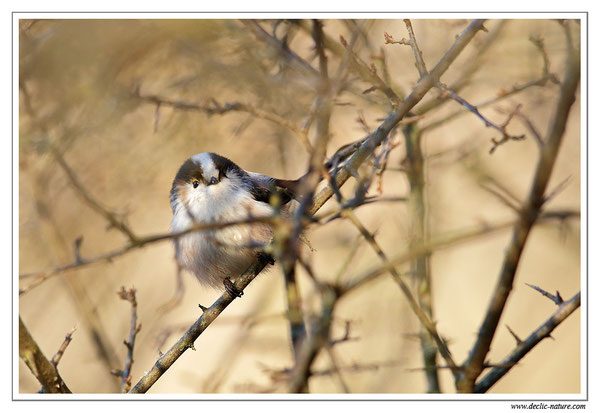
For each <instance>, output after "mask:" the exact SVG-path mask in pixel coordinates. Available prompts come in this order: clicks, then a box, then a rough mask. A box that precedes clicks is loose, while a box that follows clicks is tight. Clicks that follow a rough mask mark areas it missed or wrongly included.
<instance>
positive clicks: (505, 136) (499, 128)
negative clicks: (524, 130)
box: [438, 83, 525, 154]
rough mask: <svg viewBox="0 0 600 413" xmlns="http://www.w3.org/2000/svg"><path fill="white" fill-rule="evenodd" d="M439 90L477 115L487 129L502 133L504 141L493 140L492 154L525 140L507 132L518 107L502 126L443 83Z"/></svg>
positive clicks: (523, 136) (522, 136) (439, 84)
mask: <svg viewBox="0 0 600 413" xmlns="http://www.w3.org/2000/svg"><path fill="white" fill-rule="evenodd" d="M438 88H439V89H440V90H442V91H443V92H444V93H446V94H448V96H450V97H451V98H452V99H454V100H455V101H457V102H458V103H460V104H461V105H463V106H464V107H465V108H467V110H468V111H470V112H472V113H473V114H475V116H477V117H478V118H479V119H481V120H482V121H483V123H484V124H485V126H486V127H490V128H493V129H496V130H497V131H498V132H500V133H501V134H502V139H500V140H499V141H497V140H495V139H494V138H492V143H493V144H494V146H493V147H492V148H491V149H490V154H491V153H493V152H494V151H495V150H496V148H497V147H498V146H500V145H502V144H504V143H506V142H508V141H510V140H515V141H520V140H523V139H525V135H519V136H516V135H510V134H509V133H508V132H506V127H507V126H508V124H509V122H510V121H511V119H512V118H513V116H514V113H515V112H516V111H517V110H518V107H517V109H515V111H513V112H512V113H511V114H509V115H508V118H507V119H506V121H505V122H504V123H503V124H502V125H496V124H495V123H494V122H492V121H490V120H489V119H487V118H486V117H485V116H483V115H482V114H481V112H479V110H478V109H477V107H475V106H473V105H471V104H470V103H469V102H467V101H466V100H465V99H463V98H462V97H460V96H459V95H458V94H456V93H455V92H453V91H452V90H451V89H450V88H448V86H446V85H444V84H443V83H438Z"/></svg>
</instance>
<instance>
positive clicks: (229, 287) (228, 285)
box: [223, 278, 244, 298]
mask: <svg viewBox="0 0 600 413" xmlns="http://www.w3.org/2000/svg"><path fill="white" fill-rule="evenodd" d="M223 285H224V286H225V291H227V292H228V293H229V295H230V296H231V298H236V297H237V298H239V297H241V296H242V295H244V292H243V291H240V290H238V289H237V288H236V287H235V285H234V284H233V282H231V280H230V279H229V278H225V279H224V280H223Z"/></svg>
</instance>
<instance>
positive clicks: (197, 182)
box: [192, 179, 200, 188]
mask: <svg viewBox="0 0 600 413" xmlns="http://www.w3.org/2000/svg"><path fill="white" fill-rule="evenodd" d="M198 185H200V182H199V181H198V180H197V179H194V180H193V181H192V186H193V187H194V188H198Z"/></svg>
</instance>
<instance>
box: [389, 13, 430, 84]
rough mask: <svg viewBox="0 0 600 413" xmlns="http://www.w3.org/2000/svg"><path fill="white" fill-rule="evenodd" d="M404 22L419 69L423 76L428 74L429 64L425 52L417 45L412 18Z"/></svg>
mask: <svg viewBox="0 0 600 413" xmlns="http://www.w3.org/2000/svg"><path fill="white" fill-rule="evenodd" d="M404 24H405V25H406V30H407V31H408V36H409V38H410V42H409V44H410V47H411V49H412V51H413V54H414V55H415V64H416V66H417V70H418V71H419V75H420V76H421V77H423V76H425V75H426V74H427V66H426V65H425V61H424V60H423V53H422V52H421V49H419V46H418V45H417V38H416V37H415V33H414V31H413V28H412V23H411V22H410V19H404ZM386 42H387V39H386Z"/></svg>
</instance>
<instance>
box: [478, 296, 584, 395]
mask: <svg viewBox="0 0 600 413" xmlns="http://www.w3.org/2000/svg"><path fill="white" fill-rule="evenodd" d="M580 305H581V293H580V292H579V293H577V294H575V295H574V296H573V297H572V298H571V299H569V300H567V301H564V302H562V303H561V304H560V305H559V308H558V310H556V312H555V313H554V314H553V315H552V317H550V318H549V319H548V320H547V321H546V322H544V324H542V325H541V326H539V327H538V328H537V329H536V330H535V331H534V332H533V333H531V334H530V335H529V337H527V338H526V339H525V340H523V341H521V342H520V343H518V344H517V347H516V348H515V349H514V350H513V351H512V352H511V353H510V354H509V355H508V356H506V357H505V358H504V360H502V361H501V362H500V363H498V364H499V365H500V366H498V367H494V368H493V369H492V370H491V371H490V372H489V373H488V374H487V375H486V376H485V377H483V378H482V379H481V380H480V381H479V382H477V384H475V386H474V388H473V392H474V393H485V392H487V391H488V390H489V389H490V388H491V387H492V386H493V385H494V384H496V383H497V382H498V380H500V379H501V378H502V377H504V375H505V374H506V373H508V372H509V371H510V369H511V368H512V366H514V365H515V364H516V363H517V362H518V361H519V360H521V359H522V358H523V357H524V356H525V355H526V354H527V353H529V352H530V351H531V350H532V349H533V348H534V347H535V346H536V345H537V344H538V343H539V342H540V341H542V340H543V339H544V338H546V337H550V333H552V331H554V329H555V328H556V327H557V326H558V325H559V324H560V323H562V322H563V321H564V320H565V319H566V318H567V317H568V316H570V315H571V314H572V313H573V312H574V311H575V310H577V309H578V308H579V306H580Z"/></svg>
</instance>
